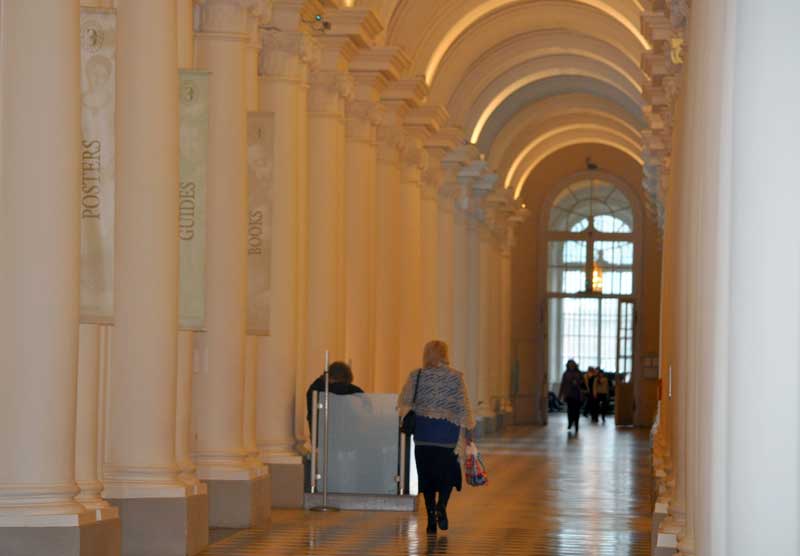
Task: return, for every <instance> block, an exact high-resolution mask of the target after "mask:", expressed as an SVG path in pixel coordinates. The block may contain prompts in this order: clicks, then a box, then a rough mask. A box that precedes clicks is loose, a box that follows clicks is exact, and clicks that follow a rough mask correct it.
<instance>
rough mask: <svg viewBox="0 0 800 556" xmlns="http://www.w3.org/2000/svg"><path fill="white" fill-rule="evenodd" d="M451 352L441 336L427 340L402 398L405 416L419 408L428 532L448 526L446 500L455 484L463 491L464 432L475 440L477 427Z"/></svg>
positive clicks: (417, 439) (419, 456) (418, 450)
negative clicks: (461, 446)
mask: <svg viewBox="0 0 800 556" xmlns="http://www.w3.org/2000/svg"><path fill="white" fill-rule="evenodd" d="M447 351H448V350H447V344H446V343H444V342H441V341H438V340H435V341H432V342H428V343H427V344H426V345H425V349H424V351H423V354H422V368H421V369H418V370H416V371H414V372H412V373H411V374H410V375H409V377H408V380H407V381H406V384H405V386H404V387H403V390H402V392H401V393H400V396H399V398H398V402H397V406H398V410H399V412H400V417H403V416H405V415H406V413H408V412H409V411H410V410H412V409H413V410H414V412H415V413H416V429H415V432H414V443H415V445H416V446H415V448H414V456H415V457H416V460H417V474H418V475H419V487H420V491H422V495H423V497H424V498H425V509H426V510H427V511H428V528H427V532H428V533H435V532H436V527H437V525H438V527H439V529H442V530H443V531H446V530H447V528H448V526H449V524H448V521H447V501H448V500H449V499H450V493H451V492H452V490H453V488H455V489H456V490H459V491H460V490H461V466H460V465H459V463H458V456H457V455H456V452H455V448H456V446H457V445H458V442H459V438H460V436H461V431H462V430H463V431H464V435H465V438H466V440H467V442H471V441H472V429H473V428H475V419H474V417H473V416H472V406H471V404H470V401H469V395H468V394H467V386H466V384H465V383H464V375H463V374H462V373H460V372H459V371H456V370H455V369H451V368H450V361H449V358H448V355H447ZM415 391H416V401H415ZM437 494H438V500H437Z"/></svg>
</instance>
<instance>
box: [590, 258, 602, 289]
mask: <svg viewBox="0 0 800 556" xmlns="http://www.w3.org/2000/svg"><path fill="white" fill-rule="evenodd" d="M592 293H603V269H602V268H600V265H599V264H597V261H595V262H594V264H593V265H592Z"/></svg>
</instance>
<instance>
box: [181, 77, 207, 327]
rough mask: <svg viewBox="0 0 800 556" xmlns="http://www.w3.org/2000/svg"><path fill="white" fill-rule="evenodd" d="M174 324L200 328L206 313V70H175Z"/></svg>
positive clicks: (203, 323)
mask: <svg viewBox="0 0 800 556" xmlns="http://www.w3.org/2000/svg"><path fill="white" fill-rule="evenodd" d="M178 114H179V117H180V186H179V188H178V240H179V242H178V243H179V246H180V252H179V258H180V282H179V293H178V326H179V327H180V328H181V329H182V330H202V329H203V328H204V327H205V314H206V172H207V162H206V161H207V160H208V72H206V71H194V70H180V87H179V108H178Z"/></svg>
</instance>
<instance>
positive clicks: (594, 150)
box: [511, 144, 661, 425]
mask: <svg viewBox="0 0 800 556" xmlns="http://www.w3.org/2000/svg"><path fill="white" fill-rule="evenodd" d="M587 156H588V157H591V159H592V161H593V162H594V163H595V164H597V165H598V166H599V168H600V169H601V170H603V171H606V172H608V173H611V174H613V175H616V176H618V177H619V178H621V179H622V180H624V181H625V182H627V183H628V184H630V185H631V186H632V187H633V188H634V189H635V190H637V191H640V193H641V195H640V202H641V203H642V205H644V203H645V196H644V193H643V191H642V189H641V187H640V185H639V184H640V183H641V181H642V169H641V166H639V164H638V163H636V162H635V161H634V160H632V159H631V158H629V157H628V156H627V155H625V154H623V153H622V152H620V151H618V150H616V149H613V148H611V147H607V146H604V145H591V144H590V145H576V146H573V147H569V148H566V149H564V150H561V151H559V152H557V153H555V154H553V155H552V156H550V157H549V158H547V159H545V160H544V161H543V162H542V164H540V165H539V166H538V167H537V168H536V169H535V170H534V172H533V173H532V174H531V176H530V179H529V180H528V182H527V184H526V186H525V188H524V189H523V191H522V194H521V197H520V199H521V200H522V201H523V202H524V203H526V205H527V207H528V209H529V210H530V211H531V216H530V218H528V219H527V220H526V221H525V222H523V223H522V224H521V225H520V228H519V229H518V231H517V244H516V246H515V247H514V250H513V252H512V298H513V301H512V325H511V330H512V357H513V358H514V359H515V360H517V361H518V362H519V370H520V372H519V390H518V393H519V397H518V399H517V400H516V404H515V416H516V418H517V420H518V422H527V423H539V424H544V423H546V421H547V395H546V394H547V391H546V390H545V389H544V385H545V384H546V380H547V378H546V375H547V370H546V350H545V343H544V339H545V336H544V335H545V328H544V322H543V311H544V300H543V299H542V292H543V291H544V283H543V280H544V279H545V274H544V272H543V269H541V268H540V267H539V264H538V261H539V258H540V256H541V254H540V252H539V249H540V245H539V239H540V236H539V234H540V226H541V218H540V217H541V214H542V205H543V203H544V202H545V198H546V197H547V196H548V194H549V193H551V192H552V188H553V187H555V186H557V185H558V183H559V182H560V181H561V180H563V179H564V178H566V177H568V176H570V175H572V174H575V173H576V172H580V171H583V170H585V169H586V163H585V160H586V157H587ZM644 220H645V227H644V230H643V235H642V247H643V248H642V249H641V253H640V255H639V256H640V257H643V259H641V261H642V268H643V273H642V276H641V281H640V282H639V284H641V286H640V287H641V296H640V301H639V304H638V308H637V312H638V329H637V332H638V334H639V337H638V345H637V347H638V351H637V355H638V359H637V360H636V363H635V368H636V371H635V372H641V369H642V357H643V356H645V355H647V354H657V353H658V345H659V297H660V287H661V253H660V250H659V247H658V233H657V229H656V227H655V224H654V222H653V220H652V219H651V218H649V217H648V218H645V219H644ZM656 384H657V381H656V380H655V379H651V380H643V381H640V383H639V387H638V395H637V402H638V403H637V407H638V408H639V411H638V414H637V424H638V425H649V424H651V423H652V418H653V415H654V413H655V403H656V400H655V397H656Z"/></svg>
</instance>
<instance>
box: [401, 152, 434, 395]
mask: <svg viewBox="0 0 800 556" xmlns="http://www.w3.org/2000/svg"><path fill="white" fill-rule="evenodd" d="M427 160H428V156H427V153H426V152H425V150H424V149H423V148H422V147H421V146H420V145H419V142H418V141H417V140H416V139H413V138H411V137H409V138H408V139H407V144H406V148H405V150H404V152H403V160H402V168H403V171H402V176H401V186H400V197H399V202H398V204H397V205H396V206H395V207H394V210H396V211H397V213H398V219H399V228H398V232H399V237H398V242H399V243H398V247H399V249H398V255H399V263H400V269H399V271H400V275H399V286H400V289H399V291H397V292H395V295H398V297H399V302H400V308H399V321H398V325H399V331H398V338H399V350H400V351H399V353H398V356H397V359H398V362H399V365H400V369H399V370H400V374H399V376H398V381H399V382H398V383H397V384H396V385H395V388H396V389H399V388H401V387H402V385H403V383H404V382H405V380H404V378H405V377H406V376H407V375H408V373H410V372H411V371H413V370H414V369H418V368H419V366H420V365H421V364H422V347H423V341H424V340H423V336H422V323H421V319H420V317H421V314H422V311H421V302H422V296H421V281H422V268H421V264H422V257H421V248H422V237H421V230H420V229H421V226H422V215H421V191H420V181H421V177H422V172H423V170H424V169H425V167H426V165H427Z"/></svg>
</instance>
